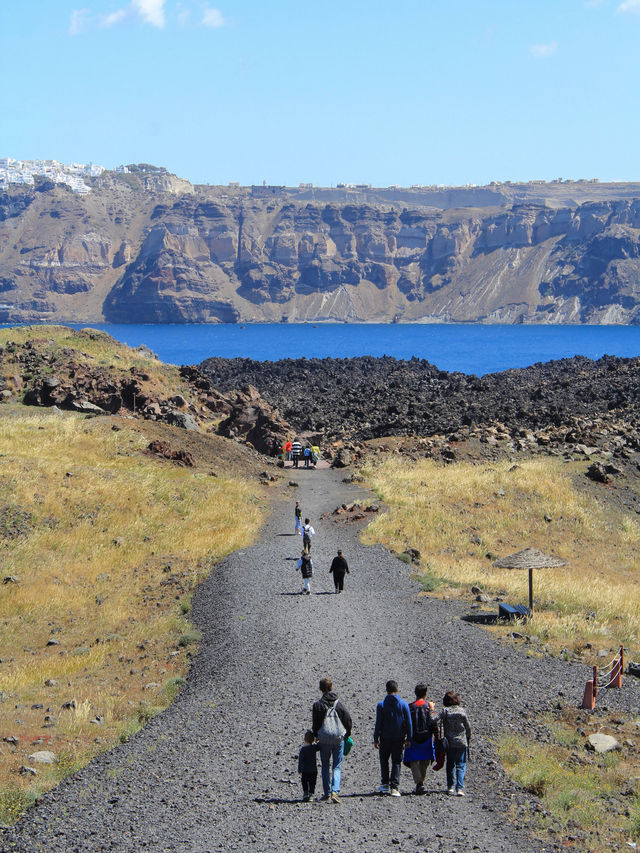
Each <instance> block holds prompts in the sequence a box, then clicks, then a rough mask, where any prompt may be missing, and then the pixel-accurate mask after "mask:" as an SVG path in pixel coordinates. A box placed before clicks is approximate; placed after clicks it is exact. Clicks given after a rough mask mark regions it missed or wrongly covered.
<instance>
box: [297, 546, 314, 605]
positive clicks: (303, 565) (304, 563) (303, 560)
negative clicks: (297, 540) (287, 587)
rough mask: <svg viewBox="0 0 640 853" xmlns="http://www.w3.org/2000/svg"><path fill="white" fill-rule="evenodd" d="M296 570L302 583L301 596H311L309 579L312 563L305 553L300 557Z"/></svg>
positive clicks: (311, 575) (311, 574)
mask: <svg viewBox="0 0 640 853" xmlns="http://www.w3.org/2000/svg"><path fill="white" fill-rule="evenodd" d="M296 569H298V570H299V571H300V573H301V575H302V582H303V584H304V586H303V588H302V590H301V592H302V595H305V594H306V595H311V578H312V577H313V561H312V559H311V557H310V556H309V554H308V552H307V551H303V552H302V553H301V555H300V559H299V560H298V563H297V565H296Z"/></svg>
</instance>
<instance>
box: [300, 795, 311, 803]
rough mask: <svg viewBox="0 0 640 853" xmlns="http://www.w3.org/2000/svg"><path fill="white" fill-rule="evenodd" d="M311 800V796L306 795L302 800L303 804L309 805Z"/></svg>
mask: <svg viewBox="0 0 640 853" xmlns="http://www.w3.org/2000/svg"><path fill="white" fill-rule="evenodd" d="M310 799H311V794H305V795H304V797H303V798H302V802H303V803H308V802H309V800H310Z"/></svg>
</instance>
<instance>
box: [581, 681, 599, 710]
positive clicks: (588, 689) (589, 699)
mask: <svg viewBox="0 0 640 853" xmlns="http://www.w3.org/2000/svg"><path fill="white" fill-rule="evenodd" d="M595 706H596V697H595V696H594V693H593V681H592V680H591V679H589V680H588V681H587V683H586V684H585V686H584V696H583V697H582V707H583V708H586V710H587V711H593V709H594V708H595Z"/></svg>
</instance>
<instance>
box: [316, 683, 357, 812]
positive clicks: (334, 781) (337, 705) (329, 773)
mask: <svg viewBox="0 0 640 853" xmlns="http://www.w3.org/2000/svg"><path fill="white" fill-rule="evenodd" d="M320 691H321V693H322V698H321V699H318V701H317V702H314V703H313V710H312V717H313V724H312V727H311V728H312V729H313V734H314V735H315V737H317V739H318V741H319V743H320V761H321V764H322V789H323V791H324V795H323V797H322V799H323V800H325V801H330V802H332V803H339V802H340V797H339V796H338V795H339V793H340V777H341V772H342V757H343V755H344V742H345V740H346V739H347V738H348V737H349V735H350V734H351V725H352V723H351V715H350V714H349V712H348V711H347V709H346V708H345V706H344V705H343V704H342V702H341V701H340V700H339V699H338V697H337V695H336V694H335V693H334V692H333V682H332V681H331V679H330V678H323V679H322V680H321V681H320Z"/></svg>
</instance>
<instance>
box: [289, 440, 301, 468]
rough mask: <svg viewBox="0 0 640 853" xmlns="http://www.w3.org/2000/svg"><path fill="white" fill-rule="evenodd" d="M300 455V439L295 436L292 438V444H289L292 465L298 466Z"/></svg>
mask: <svg viewBox="0 0 640 853" xmlns="http://www.w3.org/2000/svg"><path fill="white" fill-rule="evenodd" d="M301 456H302V443H301V441H300V439H299V438H298V437H297V436H296V438H294V439H293V444H292V445H291V458H292V459H293V467H294V468H297V467H298V462H299V461H300V457H301Z"/></svg>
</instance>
